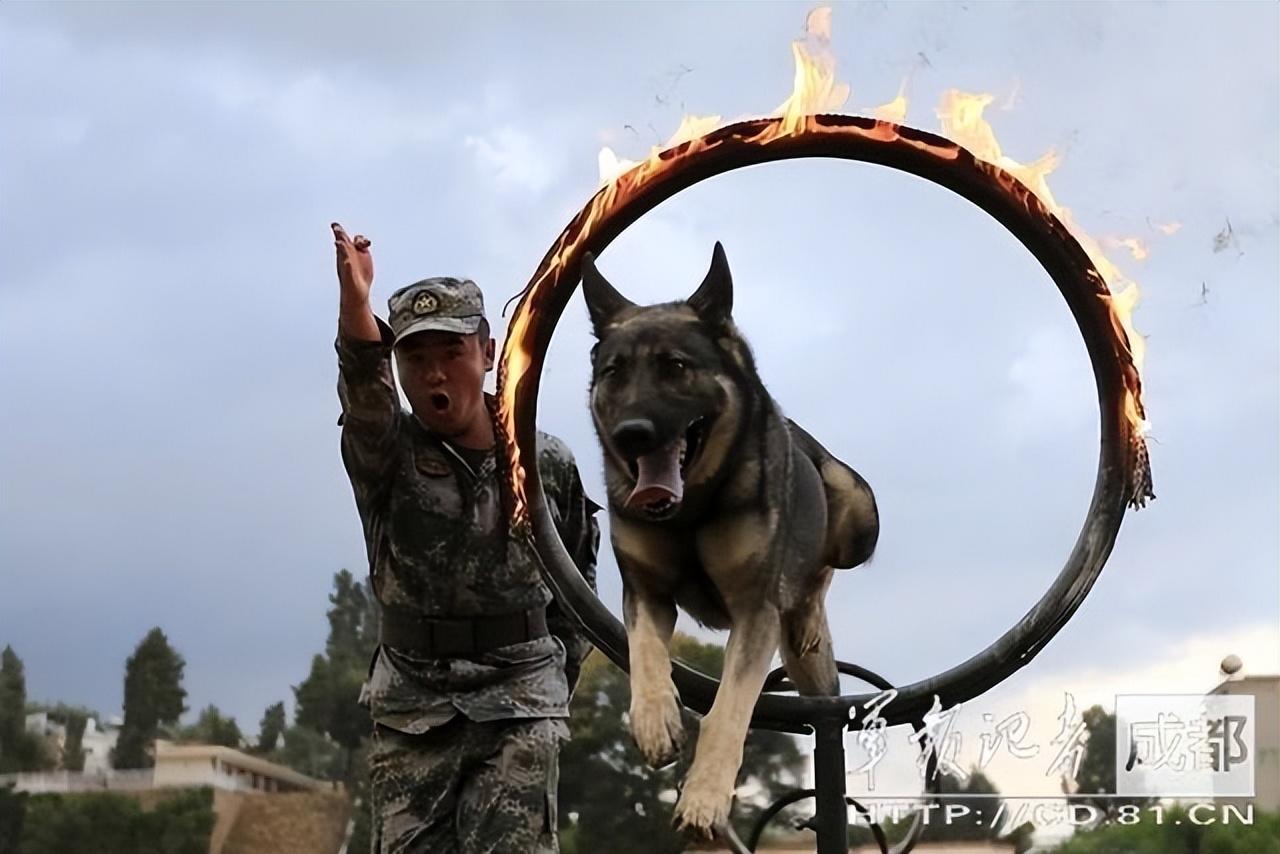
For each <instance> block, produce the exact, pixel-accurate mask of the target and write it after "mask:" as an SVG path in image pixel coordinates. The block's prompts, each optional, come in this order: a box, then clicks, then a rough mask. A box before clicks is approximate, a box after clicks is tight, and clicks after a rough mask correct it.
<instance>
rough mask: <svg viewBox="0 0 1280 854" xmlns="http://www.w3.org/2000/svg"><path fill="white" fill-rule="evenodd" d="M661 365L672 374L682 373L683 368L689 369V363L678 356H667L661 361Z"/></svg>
mask: <svg viewBox="0 0 1280 854" xmlns="http://www.w3.org/2000/svg"><path fill="white" fill-rule="evenodd" d="M662 364H663V365H664V366H665V367H666V369H667V370H669V371H671V372H672V373H675V374H679V373H683V372H684V370H685V368H687V367H689V363H688V362H686V361H685V360H684V359H681V358H680V357H679V356H667V357H666V358H665V359H663V360H662Z"/></svg>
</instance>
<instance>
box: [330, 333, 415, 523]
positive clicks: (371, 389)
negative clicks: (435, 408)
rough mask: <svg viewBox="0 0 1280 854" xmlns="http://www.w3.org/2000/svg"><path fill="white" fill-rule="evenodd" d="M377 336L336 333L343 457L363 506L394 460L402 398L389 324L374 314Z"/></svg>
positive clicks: (385, 480) (379, 488)
mask: <svg viewBox="0 0 1280 854" xmlns="http://www.w3.org/2000/svg"><path fill="white" fill-rule="evenodd" d="M378 329H379V330H380V331H381V332H382V340H381V341H359V340H356V339H353V338H348V337H347V336H345V335H343V334H342V333H341V332H339V334H338V340H337V343H336V345H335V346H336V348H337V351H338V400H339V401H340V402H341V403H342V415H341V416H340V417H339V418H338V423H339V424H340V425H342V462H343V464H344V465H345V466H346V468H347V476H348V477H349V478H350V479H351V486H352V489H353V490H354V491H355V494H356V503H357V505H358V506H359V507H360V508H361V510H362V511H363V510H364V509H365V508H367V507H369V506H370V505H371V504H372V503H374V502H375V501H376V500H377V498H378V496H379V495H380V494H381V493H382V490H384V489H385V488H386V485H387V483H388V481H389V478H390V474H391V472H392V468H393V465H394V463H395V448H396V440H397V438H398V431H399V429H400V422H401V416H400V397H399V395H398V394H397V393H396V383H395V379H394V377H393V376H392V374H391V344H392V341H393V340H394V339H393V336H392V333H391V329H390V327H388V326H387V325H386V323H384V322H383V321H382V319H381V318H378Z"/></svg>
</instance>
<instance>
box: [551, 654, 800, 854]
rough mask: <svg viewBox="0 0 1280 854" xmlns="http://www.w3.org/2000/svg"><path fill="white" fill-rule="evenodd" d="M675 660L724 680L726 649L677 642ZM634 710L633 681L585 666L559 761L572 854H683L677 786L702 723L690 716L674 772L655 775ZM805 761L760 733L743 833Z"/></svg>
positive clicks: (610, 669)
mask: <svg viewBox="0 0 1280 854" xmlns="http://www.w3.org/2000/svg"><path fill="white" fill-rule="evenodd" d="M672 653H673V655H674V656H675V657H677V658H679V659H681V660H682V661H683V662H685V663H686V664H688V665H690V666H691V667H695V668H697V669H699V670H702V671H703V672H704V673H708V674H709V675H712V676H718V675H719V673H720V672H721V670H722V668H723V666H724V648H723V647H720V646H716V645H714V644H704V643H700V642H699V641H697V640H695V639H693V638H691V637H687V636H685V635H677V636H676V637H675V638H674V639H673V641H672ZM630 702H631V685H630V680H629V678H628V677H627V674H625V673H624V672H622V671H621V670H620V669H618V668H617V667H615V666H614V665H613V664H612V662H610V661H609V660H608V659H606V658H605V657H604V656H602V655H600V654H599V653H592V654H591V655H590V656H589V657H588V658H587V660H586V662H584V664H583V668H582V674H581V676H580V677H579V681H578V687H577V690H576V691H575V693H574V697H573V702H572V707H571V718H570V727H571V729H572V731H573V738H572V740H570V741H569V742H567V743H566V744H565V745H564V747H563V749H562V750H561V753H560V816H561V828H562V833H563V835H562V839H561V845H562V848H563V849H564V851H565V852H566V854H585V852H591V851H610V852H618V854H630V852H636V854H639V853H640V852H652V851H678V850H681V840H680V839H679V837H677V836H676V834H675V833H674V832H673V831H672V830H671V810H672V805H673V803H674V801H675V787H676V784H677V783H678V782H679V781H680V780H682V779H683V778H684V775H685V773H686V772H687V771H688V768H689V762H690V761H691V759H692V756H693V748H694V744H695V743H696V740H697V725H698V722H697V718H696V717H695V716H694V715H693V714H692V713H688V712H686V713H685V727H686V732H687V738H686V741H685V748H684V752H683V755H682V756H681V758H680V760H679V761H678V762H677V763H676V765H675V766H674V767H670V768H665V769H662V770H660V771H653V770H651V769H650V768H649V767H648V766H647V765H646V764H645V762H644V760H643V759H642V758H641V756H640V753H639V751H638V750H637V749H636V747H635V744H634V743H633V741H632V739H631V732H630V730H629V729H628V728H627V725H626V723H625V714H626V712H627V709H628V708H629V706H630ZM804 767H805V758H804V756H803V754H801V752H800V749H799V747H798V745H797V743H796V740H795V739H794V738H793V737H791V736H789V735H786V734H783V733H776V732H769V731H765V730H759V731H753V732H751V734H750V735H749V736H748V737H747V742H746V746H745V748H744V751H743V763H742V770H741V772H740V773H739V777H738V782H739V786H740V788H741V794H742V797H741V798H740V800H739V802H738V803H736V804H735V806H734V819H735V822H736V823H737V824H738V825H739V826H740V827H745V826H747V825H748V824H749V822H750V821H752V820H753V818H754V816H755V815H757V814H758V812H759V810H760V809H761V808H763V806H765V805H767V804H768V803H770V802H772V801H773V800H774V799H775V798H776V797H777V796H778V795H780V794H781V793H782V792H783V791H784V790H786V789H789V788H791V787H793V786H794V785H796V783H797V782H798V780H799V778H800V776H801V774H802V772H803V769H804Z"/></svg>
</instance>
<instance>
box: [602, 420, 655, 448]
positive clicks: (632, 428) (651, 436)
mask: <svg viewBox="0 0 1280 854" xmlns="http://www.w3.org/2000/svg"><path fill="white" fill-rule="evenodd" d="M657 438H658V431H657V429H656V428H655V427H654V426H653V422H652V421H650V420H649V419H648V418H629V419H627V420H626V421H623V422H622V423H621V424H619V425H618V426H617V427H615V428H613V443H614V444H615V445H616V446H617V447H618V450H619V451H621V452H622V453H623V454H624V455H625V456H628V457H639V456H643V455H644V454H647V453H648V452H649V451H652V450H653V446H654V443H655V442H656V441H657Z"/></svg>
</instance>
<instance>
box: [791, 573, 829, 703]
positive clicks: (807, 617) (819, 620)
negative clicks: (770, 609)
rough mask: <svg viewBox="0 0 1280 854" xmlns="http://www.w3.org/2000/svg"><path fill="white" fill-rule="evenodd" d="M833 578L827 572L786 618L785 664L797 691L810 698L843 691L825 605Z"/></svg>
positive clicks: (817, 580)
mask: <svg viewBox="0 0 1280 854" xmlns="http://www.w3.org/2000/svg"><path fill="white" fill-rule="evenodd" d="M831 575H832V571H831V569H830V568H824V569H823V570H822V573H821V575H820V576H819V577H818V578H817V579H815V583H814V587H813V588H812V589H811V590H810V591H809V592H808V593H807V595H805V596H804V597H803V598H802V599H801V600H800V601H799V602H798V603H796V605H795V606H794V607H792V608H790V609H788V610H787V611H785V612H783V614H782V637H781V644H780V647H781V648H780V651H781V653H782V664H783V666H785V667H786V669H787V675H788V676H790V677H791V682H792V684H794V685H795V686H796V690H797V691H799V692H800V693H801V694H804V695H806V696H832V695H834V694H836V693H838V692H839V690H840V675H839V673H838V671H837V670H836V660H835V653H834V651H833V650H832V647H831V628H830V626H828V625H827V609H826V606H825V605H824V601H825V599H826V595H827V588H828V587H829V586H830V585H831Z"/></svg>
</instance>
